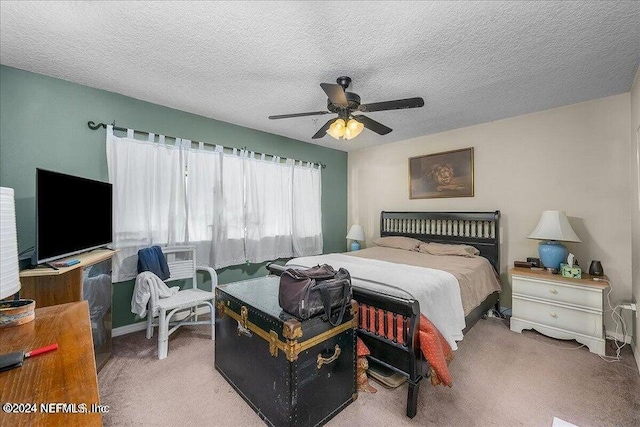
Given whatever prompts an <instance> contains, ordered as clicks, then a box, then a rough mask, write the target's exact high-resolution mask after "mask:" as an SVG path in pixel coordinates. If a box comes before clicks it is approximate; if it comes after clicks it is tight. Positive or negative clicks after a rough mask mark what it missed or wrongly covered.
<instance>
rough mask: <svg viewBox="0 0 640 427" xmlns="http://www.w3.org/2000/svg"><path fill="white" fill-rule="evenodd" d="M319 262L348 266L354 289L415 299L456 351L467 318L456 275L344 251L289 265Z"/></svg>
mask: <svg viewBox="0 0 640 427" xmlns="http://www.w3.org/2000/svg"><path fill="white" fill-rule="evenodd" d="M318 264H329V265H331V266H332V267H333V268H335V269H338V268H340V267H342V268H345V269H347V270H348V271H349V273H350V274H351V283H352V286H353V287H354V288H364V289H370V290H373V291H376V292H381V293H385V294H388V295H393V296H398V297H402V298H407V297H412V298H414V299H416V300H417V301H418V302H419V303H420V311H421V313H422V314H424V315H425V316H426V317H427V318H428V319H429V320H430V321H431V322H432V323H433V324H434V325H435V327H436V328H438V330H439V331H440V333H441V334H442V336H444V338H445V339H446V340H447V342H448V343H449V345H450V346H451V348H452V349H453V350H456V349H457V348H458V346H457V344H456V341H460V340H462V331H463V329H464V328H465V320H464V311H463V308H462V300H461V297H460V285H459V283H458V279H456V277H455V276H454V275H453V274H451V273H448V272H446V271H442V270H436V269H433V268H426V267H416V266H412V265H405V264H396V263H391V262H386V261H379V260H374V259H365V258H356V257H352V256H348V255H344V254H327V255H316V256H309V257H301V258H294V259H292V260H290V261H289V262H287V267H292V268H308V267H313V266H315V265H318Z"/></svg>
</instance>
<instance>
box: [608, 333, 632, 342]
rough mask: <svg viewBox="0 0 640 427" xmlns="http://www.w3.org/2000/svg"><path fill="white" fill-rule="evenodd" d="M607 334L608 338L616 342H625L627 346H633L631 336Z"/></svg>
mask: <svg viewBox="0 0 640 427" xmlns="http://www.w3.org/2000/svg"><path fill="white" fill-rule="evenodd" d="M606 334H607V336H608V337H614V338H615V339H616V340H618V341H620V342H624V343H627V344H631V339H632V338H631V335H627V336H626V337H625V336H623V335H622V334H617V333H615V332H613V331H606Z"/></svg>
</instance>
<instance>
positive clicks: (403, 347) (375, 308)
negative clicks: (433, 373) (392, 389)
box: [353, 288, 429, 418]
mask: <svg viewBox="0 0 640 427" xmlns="http://www.w3.org/2000/svg"><path fill="white" fill-rule="evenodd" d="M353 299H355V300H356V301H357V302H358V306H359V310H358V336H359V337H360V339H361V340H362V341H363V342H364V343H365V344H366V346H367V347H368V348H369V351H370V352H371V354H370V356H369V358H370V359H371V360H373V361H374V362H375V363H379V364H381V365H383V366H385V367H387V368H390V369H392V370H394V371H395V372H399V373H401V374H403V375H405V376H406V377H407V381H408V384H409V391H408V395H407V416H408V417H409V418H413V417H415V415H416V413H417V410H418V390H419V387H420V382H421V381H422V379H423V378H424V377H425V376H426V375H428V372H429V364H428V362H427V361H426V360H425V358H424V357H423V355H422V352H421V351H420V346H419V345H420V344H419V339H418V333H419V322H420V304H419V303H418V301H415V300H408V299H403V298H398V297H395V296H391V295H385V294H380V293H377V292H373V291H368V290H366V289H355V288H354V289H353Z"/></svg>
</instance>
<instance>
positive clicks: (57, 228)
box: [36, 168, 113, 264]
mask: <svg viewBox="0 0 640 427" xmlns="http://www.w3.org/2000/svg"><path fill="white" fill-rule="evenodd" d="M112 208H113V190H112V185H111V184H110V183H108V182H101V181H95V180H92V179H87V178H81V177H79V176H73V175H67V174H64V173H60V172H54V171H50V170H45V169H40V168H37V169H36V258H37V264H42V263H45V262H50V261H54V260H56V259H60V258H65V257H68V256H71V255H75V254H79V253H82V252H86V251H90V250H92V249H96V248H100V247H103V246H107V245H109V244H111V243H112V242H113V223H112Z"/></svg>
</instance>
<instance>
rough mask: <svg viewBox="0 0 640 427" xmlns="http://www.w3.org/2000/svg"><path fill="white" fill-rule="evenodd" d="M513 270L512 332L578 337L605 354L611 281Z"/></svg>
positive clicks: (527, 270) (568, 338)
mask: <svg viewBox="0 0 640 427" xmlns="http://www.w3.org/2000/svg"><path fill="white" fill-rule="evenodd" d="M509 273H510V274H511V279H512V292H513V293H512V298H513V306H512V310H513V315H512V317H511V330H512V331H514V332H522V330H523V329H535V330H536V331H538V332H540V333H543V334H545V335H547V336H550V337H553V338H558V339H565V340H571V339H574V340H576V341H578V342H579V343H581V344H584V345H586V346H587V347H589V351H591V352H592V353H597V354H600V355H604V354H605V333H604V328H603V320H602V315H603V309H604V298H605V294H604V291H605V290H606V289H607V288H608V287H609V285H608V284H607V282H602V281H595V280H593V278H592V277H591V276H589V275H588V274H583V275H582V278H581V279H572V278H567V277H562V276H561V275H558V274H551V273H550V272H548V271H534V270H531V269H528V268H512V269H511V270H510V271H509ZM603 278H604V279H606V277H603Z"/></svg>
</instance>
